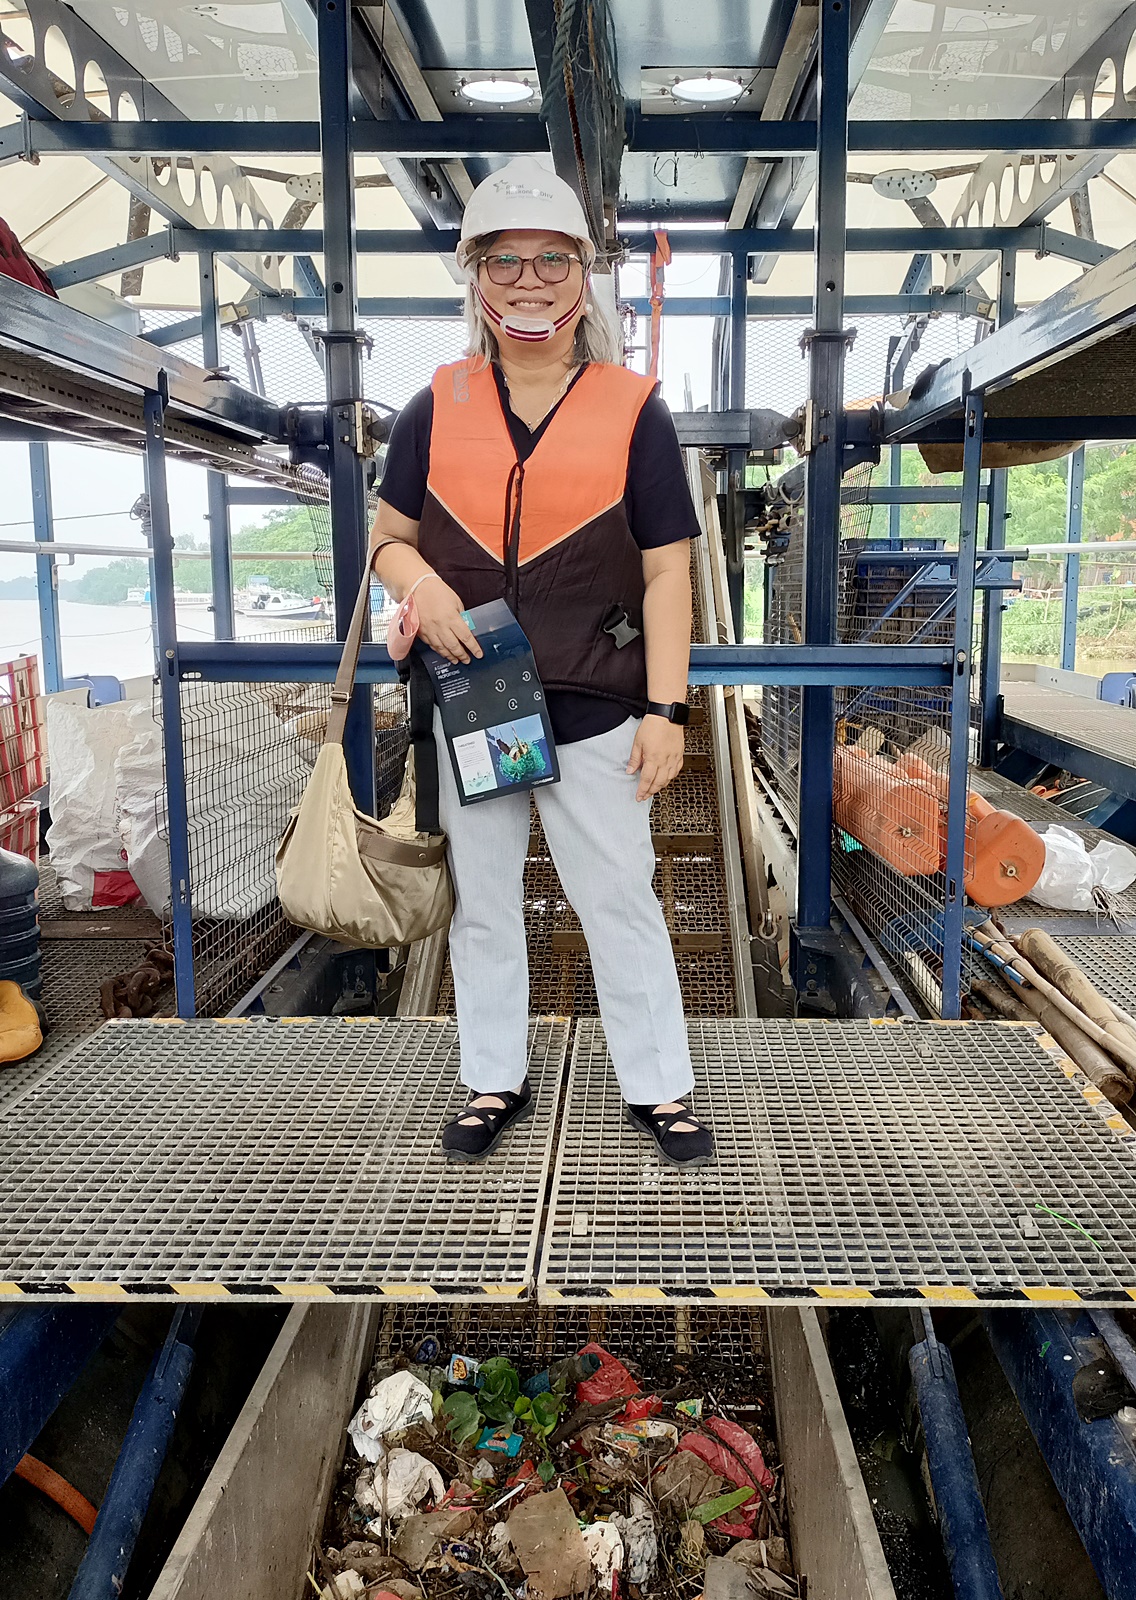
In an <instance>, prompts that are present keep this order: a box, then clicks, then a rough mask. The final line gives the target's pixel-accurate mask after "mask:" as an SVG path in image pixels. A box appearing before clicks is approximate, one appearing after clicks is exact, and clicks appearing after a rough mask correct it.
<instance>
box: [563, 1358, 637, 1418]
mask: <svg viewBox="0 0 1136 1600" xmlns="http://www.w3.org/2000/svg"><path fill="white" fill-rule="evenodd" d="M577 1355H578V1356H584V1355H592V1356H598V1357H599V1362H600V1366H599V1371H598V1372H594V1373H593V1374H592V1376H591V1377H590V1378H585V1379H584V1380H583V1382H582V1383H578V1384H577V1385H576V1400H577V1402H578V1403H579V1404H580V1405H582V1406H598V1405H604V1404H605V1403H606V1402H607V1401H608V1400H619V1399H628V1400H630V1399H631V1397H632V1395H637V1394H639V1393H640V1392H641V1391H640V1389H639V1385H638V1384H637V1383H636V1382H635V1379H634V1378H633V1377H632V1376H631V1374H630V1372H628V1370H627V1368H626V1367H625V1366H624V1365H623V1362H622V1361H617V1360H616V1359H615V1357H614V1356H613V1355H612V1354H611V1353H610V1352H609V1351H607V1350H605V1349H604V1348H603V1346H602V1345H599V1344H586V1345H584V1347H583V1348H582V1349H581V1350H578V1351H577Z"/></svg>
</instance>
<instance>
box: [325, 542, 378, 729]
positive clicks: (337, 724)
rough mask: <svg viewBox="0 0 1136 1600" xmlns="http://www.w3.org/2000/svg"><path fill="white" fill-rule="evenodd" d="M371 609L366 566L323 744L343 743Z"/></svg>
mask: <svg viewBox="0 0 1136 1600" xmlns="http://www.w3.org/2000/svg"><path fill="white" fill-rule="evenodd" d="M370 609H371V568H370V567H369V566H368V568H367V570H366V572H365V573H364V574H363V582H362V583H361V584H360V585H359V598H358V599H357V600H356V602H355V610H354V612H353V613H352V616H351V626H350V627H349V628H348V630H347V637H346V639H344V641H343V654H342V656H341V657H340V660H339V671H338V672H337V673H336V674H335V682H334V684H332V688H331V710H330V712H329V713H328V718H327V732H326V733H325V734H324V736H323V742H324V744H342V743H343V734H344V730H345V729H346V727H347V708H348V707H349V706H350V704H351V695H352V691H353V690H354V688H355V673H356V672H357V671H358V668H359V651H360V649H361V648H362V645H363V629H364V628H365V627H366V624H367V618H368V616H369V614H370Z"/></svg>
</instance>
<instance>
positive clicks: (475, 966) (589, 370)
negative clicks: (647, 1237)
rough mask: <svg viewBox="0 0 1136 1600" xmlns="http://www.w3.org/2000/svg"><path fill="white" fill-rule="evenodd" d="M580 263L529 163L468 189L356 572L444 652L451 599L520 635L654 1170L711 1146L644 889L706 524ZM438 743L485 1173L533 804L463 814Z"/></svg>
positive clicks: (555, 196) (507, 1034)
mask: <svg viewBox="0 0 1136 1600" xmlns="http://www.w3.org/2000/svg"><path fill="white" fill-rule="evenodd" d="M593 259H594V250H593V247H592V244H591V241H590V238H589V236H588V229H587V224H586V222H585V219H584V214H583V209H582V207H581V206H580V203H579V200H578V199H577V197H576V195H575V194H574V193H573V192H572V190H571V189H570V188H569V187H568V185H567V184H566V183H564V182H562V181H561V180H560V179H559V178H557V177H555V176H554V175H553V174H552V173H551V172H550V171H548V169H547V168H546V167H544V166H543V165H542V164H541V163H540V162H539V161H537V160H536V159H535V158H533V157H521V158H519V159H518V160H515V161H512V162H510V163H509V164H508V165H507V166H506V167H504V168H503V169H502V170H501V171H499V172H497V173H494V174H493V175H492V176H491V177H489V178H487V179H486V180H485V182H484V183H482V184H480V185H479V187H478V188H477V189H476V190H475V192H474V193H473V195H472V196H471V198H470V201H469V204H468V206H467V208H466V212H465V218H464V221H463V225H462V238H461V245H460V248H459V251H458V265H459V266H460V267H461V269H462V270H463V271H464V272H465V273H466V274H467V277H468V279H469V287H468V291H467V300H466V309H467V316H468V320H469V324H470V331H471V342H470V354H469V357H468V358H467V359H466V360H464V361H460V362H457V363H454V364H453V365H450V366H444V367H441V368H439V370H438V372H437V373H436V374H435V376H434V381H433V383H432V384H431V385H430V387H429V388H428V389H424V390H422V392H421V393H420V394H418V395H416V396H415V397H414V399H413V400H411V401H410V403H409V405H407V406H406V407H405V409H404V410H403V411H402V413H401V415H400V416H399V418H398V421H397V422H396V424H395V427H394V431H393V433H392V435H391V441H390V449H389V453H388V464H387V469H386V473H385V475H384V477H383V482H382V487H381V489H380V506H379V514H378V517H377V518H376V522H375V528H374V532H373V535H372V561H373V564H374V567H375V570H376V571H377V573H378V576H379V578H380V579H381V581H382V583H383V585H384V587H385V588H386V589H387V590H389V591H390V592H391V593H392V594H393V595H395V596H396V597H400V596H402V595H404V594H406V593H407V591H408V590H410V588H411V587H412V586H415V585H419V584H420V587H417V588H416V592H415V601H416V604H417V607H418V616H419V634H420V637H421V638H422V639H423V640H425V642H426V643H427V644H428V645H430V646H432V648H433V649H435V650H437V651H438V652H439V653H440V654H441V655H443V656H445V657H447V659H449V660H450V661H455V662H464V661H468V660H469V659H470V657H471V655H472V656H480V654H481V650H480V648H479V646H478V644H477V641H476V639H475V638H474V635H473V634H472V632H471V631H470V629H469V627H468V626H467V624H466V622H465V621H464V620H463V615H462V613H463V611H464V610H465V608H466V607H471V606H477V605H483V604H485V603H486V602H488V601H490V600H497V599H501V598H504V599H505V600H506V601H507V602H508V604H509V606H510V607H511V609H512V610H513V612H514V614H515V615H516V616H517V618H518V620H519V622H520V624H521V626H522V628H523V629H524V631H525V633H526V634H527V635H528V638H529V642H530V643H531V645H532V648H533V653H534V655H535V658H536V665H537V670H538V672H539V673H540V677H541V682H542V684H543V686H544V690H545V693H546V696H547V709H548V713H549V718H550V721H551V723H552V730H553V736H554V738H555V740H556V745H557V753H558V756H559V762H560V781H559V783H556V784H549V785H547V786H544V787H541V788H537V789H536V790H535V791H534V793H535V797H536V803H537V806H538V808H539V811H540V816H541V821H542V824H543V827H544V832H545V836H546V838H547V840H548V844H549V848H550V850H551V852H552V857H553V860H554V861H555V863H556V868H557V871H558V872H559V875H560V881H561V883H562V884H563V886H564V890H565V893H566V894H567V896H568V898H569V900H570V901H571V903H572V905H573V907H574V908H575V910H576V912H577V914H578V916H579V918H580V922H581V925H582V926H583V929H584V933H585V936H586V938H587V941H588V948H589V951H590V953H591V958H592V969H593V973H594V975H595V981H596V992H597V994H598V996H599V1002H600V1014H601V1016H602V1018H603V1024H604V1031H605V1034H606V1036H607V1042H608V1047H609V1049H610V1051H611V1056H612V1060H613V1062H614V1064H615V1070H616V1074H617V1076H618V1078H619V1083H620V1088H621V1090H622V1092H623V1096H624V1099H625V1101H626V1102H627V1114H628V1116H629V1117H630V1119H631V1120H632V1121H633V1122H634V1123H635V1124H636V1125H637V1126H638V1127H639V1128H641V1129H642V1130H643V1131H644V1132H645V1133H647V1134H649V1135H650V1136H651V1137H652V1138H653V1139H654V1140H655V1142H656V1144H657V1145H658V1147H659V1150H660V1152H661V1154H662V1155H663V1157H664V1159H666V1160H668V1161H670V1162H672V1163H675V1164H678V1165H682V1166H696V1165H700V1164H702V1163H705V1162H707V1161H709V1160H710V1158H711V1156H712V1153H713V1140H712V1138H711V1135H710V1132H709V1130H708V1129H707V1128H705V1127H704V1126H703V1125H702V1123H701V1122H699V1120H698V1119H697V1118H696V1117H695V1116H694V1114H693V1113H692V1112H691V1111H690V1110H689V1109H688V1108H687V1107H686V1106H685V1105H684V1104H682V1100H683V1097H685V1096H687V1095H689V1093H690V1090H691V1088H692V1085H693V1081H694V1080H693V1073H692V1071H691V1065H690V1052H689V1049H688V1046H687V1037H686V1026H685V1021H684V1018H683V1012H682V998H681V994H680V990H679V983H678V975H677V973H676V971H675V964H674V956H673V953H672V950H671V942H670V935H669V933H668V931H667V927H666V923H665V921H664V918H663V914H662V909H661V907H660V906H659V902H658V900H657V899H656V898H655V895H654V892H653V889H652V878H653V875H654V870H655V854H654V848H653V845H652V841H651V823H650V810H651V808H650V804H649V802H650V799H651V797H652V796H653V795H655V794H658V792H659V790H660V789H662V788H664V787H665V786H666V785H667V784H668V783H670V781H671V780H672V779H673V778H674V777H675V776H676V775H677V774H678V772H679V771H680V769H681V767H682V760H683V727H684V725H685V723H686V720H687V708H686V686H687V674H688V668H689V661H690V621H691V595H690V551H689V541H690V539H691V538H693V537H695V536H696V535H697V534H698V533H699V531H700V530H699V527H698V523H697V520H696V518H695V515H694V508H693V505H692V503H691V499H690V493H689V490H688V488H687V483H686V477H685V474H684V471H683V466H682V457H681V452H680V450H679V446H678V440H677V437H676V435H675V430H674V423H673V422H672V420H671V417H670V413H669V412H668V411H667V409H666V407H665V405H664V404H663V402H662V400H661V399H660V398H659V396H658V395H657V394H656V392H655V389H656V385H655V383H654V382H653V380H651V379H649V378H642V377H640V376H638V375H637V374H635V373H632V372H629V371H628V370H627V369H626V368H624V367H623V366H622V365H620V364H619V347H618V343H617V341H616V337H615V334H614V332H613V330H612V329H611V328H610V327H609V325H608V324H607V322H606V321H605V320H604V319H603V318H602V317H601V316H599V315H598V314H597V312H596V310H595V308H594V307H593V305H592V302H591V300H590V298H589V297H590V293H591V290H590V283H589V271H590V268H591V265H592V261H593ZM427 578H428V579H429V580H430V581H428V582H427V581H423V580H425V579H427ZM438 739H439V745H440V756H441V759H440V760H439V763H438V767H439V778H440V787H441V804H440V820H441V825H442V827H443V829H444V830H445V832H446V833H447V835H448V836H449V852H450V867H451V871H452V875H453V880H454V890H455V898H456V909H455V912H454V918H453V923H452V925H451V928H450V962H451V966H452V970H453V975H454V991H455V996H456V1001H457V1015H458V1031H459V1035H460V1040H461V1077H462V1082H463V1083H465V1084H466V1085H467V1086H468V1087H469V1088H470V1089H471V1090H472V1091H473V1096H472V1098H471V1100H470V1102H469V1104H468V1105H467V1106H466V1108H465V1110H464V1111H462V1112H461V1113H460V1115H459V1116H458V1117H457V1118H455V1119H454V1121H452V1122H451V1123H450V1124H449V1125H448V1126H447V1127H446V1128H445V1130H444V1132H443V1135H442V1145H443V1148H444V1150H445V1151H446V1154H447V1155H448V1156H449V1157H450V1158H451V1159H452V1160H458V1161H476V1160H480V1159H481V1158H482V1157H484V1156H487V1155H488V1154H489V1153H490V1152H491V1151H492V1150H494V1149H495V1148H496V1147H497V1145H498V1143H499V1142H500V1140H501V1138H502V1137H503V1135H504V1133H505V1130H506V1129H507V1128H508V1127H509V1125H510V1124H511V1123H513V1122H516V1121H518V1120H519V1119H520V1118H522V1117H524V1116H526V1115H528V1114H529V1112H531V1110H532V1094H531V1090H530V1088H529V1084H528V1080H527V1077H526V1073H525V1060H526V1053H527V1037H528V1010H529V984H528V954H527V950H526V946H525V926H524V916H523V910H522V880H523V873H524V864H525V858H526V854H527V848H528V837H529V794H528V792H527V791H524V792H519V793H514V794H505V795H501V796H498V797H495V798H494V799H492V800H488V801H485V802H483V803H482V804H480V805H475V806H470V807H468V808H463V807H462V806H461V805H460V804H459V802H458V796H457V788H456V785H455V783H454V779H453V773H452V771H451V767H450V762H449V760H448V759H447V757H446V753H445V750H444V747H442V736H441V731H440V726H439V729H438Z"/></svg>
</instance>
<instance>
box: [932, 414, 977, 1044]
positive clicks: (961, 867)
mask: <svg viewBox="0 0 1136 1600" xmlns="http://www.w3.org/2000/svg"><path fill="white" fill-rule="evenodd" d="M982 418H983V399H982V395H981V394H979V393H977V392H974V391H972V392H971V393H969V394H968V395H967V396H966V399H965V409H964V413H963V450H962V506H961V509H960V512H959V556H958V590H957V594H956V598H955V634H954V679H953V682H952V684H951V754H950V766H949V769H948V785H947V861H946V894H945V896H944V901H943V1003H942V1009H941V1015H942V1016H943V1017H944V1018H945V1019H947V1020H948V1021H955V1020H957V1018H958V1017H960V1016H961V1015H962V940H963V920H964V913H965V909H966V894H965V892H964V889H963V878H964V875H965V870H966V787H967V777H968V769H969V766H970V675H971V664H972V656H973V639H974V574H975V557H976V552H977V550H978V510H979V503H980V499H981V482H982Z"/></svg>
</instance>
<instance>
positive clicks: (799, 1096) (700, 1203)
mask: <svg viewBox="0 0 1136 1600" xmlns="http://www.w3.org/2000/svg"><path fill="white" fill-rule="evenodd" d="M690 1037H691V1046H692V1052H693V1054H694V1059H695V1072H696V1076H697V1090H696V1095H695V1102H694V1103H695V1105H696V1107H697V1109H698V1110H700V1111H701V1112H702V1113H703V1114H710V1115H711V1116H712V1117H713V1121H714V1126H715V1130H716V1133H717V1137H718V1149H719V1155H718V1160H717V1162H716V1164H715V1165H714V1166H712V1167H708V1168H703V1169H699V1170H697V1171H694V1172H691V1173H685V1174H684V1173H680V1172H676V1171H674V1170H672V1169H670V1168H668V1167H665V1166H663V1165H662V1164H661V1162H660V1161H659V1159H658V1157H657V1156H656V1155H655V1154H654V1153H653V1151H652V1148H651V1147H650V1146H649V1145H648V1144H647V1142H646V1141H645V1140H644V1138H643V1136H642V1135H641V1134H640V1133H639V1132H638V1131H637V1130H636V1129H634V1128H632V1127H630V1126H628V1125H627V1124H626V1122H625V1121H624V1120H623V1116H622V1106H621V1102H620V1097H619V1093H618V1089H617V1087H616V1083H615V1078H614V1076H613V1074H612V1071H611V1066H610V1062H609V1059H608V1055H607V1048H606V1045H605V1043H604V1040H603V1035H602V1032H601V1030H600V1028H599V1025H598V1024H596V1023H591V1022H580V1023H578V1024H577V1030H576V1042H575V1047H574V1051H573V1058H572V1069H571V1075H570V1078H569V1087H568V1104H567V1107H566V1110H565V1115H564V1126H563V1134H562V1137H561V1142H560V1150H559V1154H558V1159H557V1167H556V1175H555V1181H554V1187H553V1196H552V1202H551V1206H550V1215H549V1224H548V1232H547V1235H546V1239H545V1249H544V1258H543V1263H542V1268H541V1275H540V1294H541V1298H542V1299H545V1300H551V1299H558V1298H562V1297H568V1298H571V1299H583V1300H592V1301H601V1302H602V1301H604V1300H607V1299H610V1298H615V1299H620V1300H628V1299H629V1300H645V1301H650V1300H658V1299H677V1300H679V1301H682V1300H688V1299H690V1300H693V1299H705V1298H707V1297H717V1298H724V1299H740V1300H750V1301H754V1302H757V1301H763V1300H770V1299H773V1300H790V1301H803V1300H813V1299H823V1298H825V1297H826V1296H830V1297H834V1298H836V1299H847V1298H859V1299H873V1300H885V1301H886V1300H892V1299H894V1300H904V1299H916V1300H919V1299H922V1298H929V1299H936V1300H944V1301H954V1300H970V1301H974V1300H983V1301H988V1302H989V1301H995V1302H1005V1303H1014V1302H1017V1301H1024V1302H1029V1301H1041V1300H1049V1299H1056V1300H1061V1299H1063V1298H1068V1299H1076V1298H1078V1297H1088V1298H1092V1297H1094V1296H1096V1295H1101V1296H1102V1297H1104V1298H1107V1299H1110V1300H1113V1301H1115V1302H1117V1303H1127V1302H1128V1301H1130V1300H1131V1299H1136V1208H1134V1207H1133V1204H1132V1196H1133V1193H1134V1187H1136V1131H1134V1130H1133V1129H1131V1128H1130V1127H1129V1126H1128V1124H1127V1123H1126V1122H1125V1121H1124V1120H1123V1118H1120V1117H1118V1116H1116V1115H1114V1114H1111V1113H1109V1114H1108V1115H1107V1125H1106V1117H1105V1114H1104V1113H1102V1111H1101V1109H1100V1102H1101V1096H1100V1095H1099V1094H1098V1093H1097V1092H1096V1091H1089V1093H1088V1094H1087V1095H1086V1093H1085V1090H1084V1084H1083V1080H1079V1079H1078V1078H1076V1077H1071V1076H1070V1075H1069V1074H1071V1073H1072V1072H1073V1071H1074V1069H1073V1068H1072V1066H1071V1063H1069V1064H1067V1065H1066V1066H1065V1067H1063V1066H1062V1061H1063V1060H1064V1058H1058V1057H1057V1056H1056V1055H1055V1054H1054V1053H1051V1052H1049V1051H1047V1050H1046V1049H1044V1048H1041V1047H1040V1046H1039V1039H1044V1037H1045V1036H1042V1035H1038V1034H1036V1033H1035V1032H1034V1030H1032V1029H1031V1028H1030V1027H1029V1026H1021V1025H1014V1024H1010V1025H999V1024H961V1025H960V1024H882V1025H881V1024H872V1023H869V1022H842V1023H828V1022H807V1023H783V1022H773V1021H764V1022H743V1021H733V1022H692V1023H691V1024H690ZM1090 1101H1092V1102H1093V1103H1091V1104H1090V1103H1089V1102H1090ZM1105 1111H1106V1112H1107V1108H1105ZM1042 1207H1048V1208H1051V1209H1050V1210H1042V1209H1040V1208H1042ZM1054 1212H1060V1213H1061V1215H1062V1217H1064V1218H1067V1219H1068V1221H1067V1222H1066V1221H1061V1220H1058V1218H1057V1217H1056V1216H1055V1215H1053V1214H1052V1213H1054ZM1081 1228H1083V1229H1085V1230H1087V1232H1088V1233H1089V1234H1091V1235H1092V1239H1091V1240H1090V1239H1089V1238H1087V1237H1086V1234H1085V1233H1083V1232H1081V1231H1079V1229H1081ZM1094 1240H1095V1241H1096V1242H1095V1243H1094V1242H1093V1241H1094Z"/></svg>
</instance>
